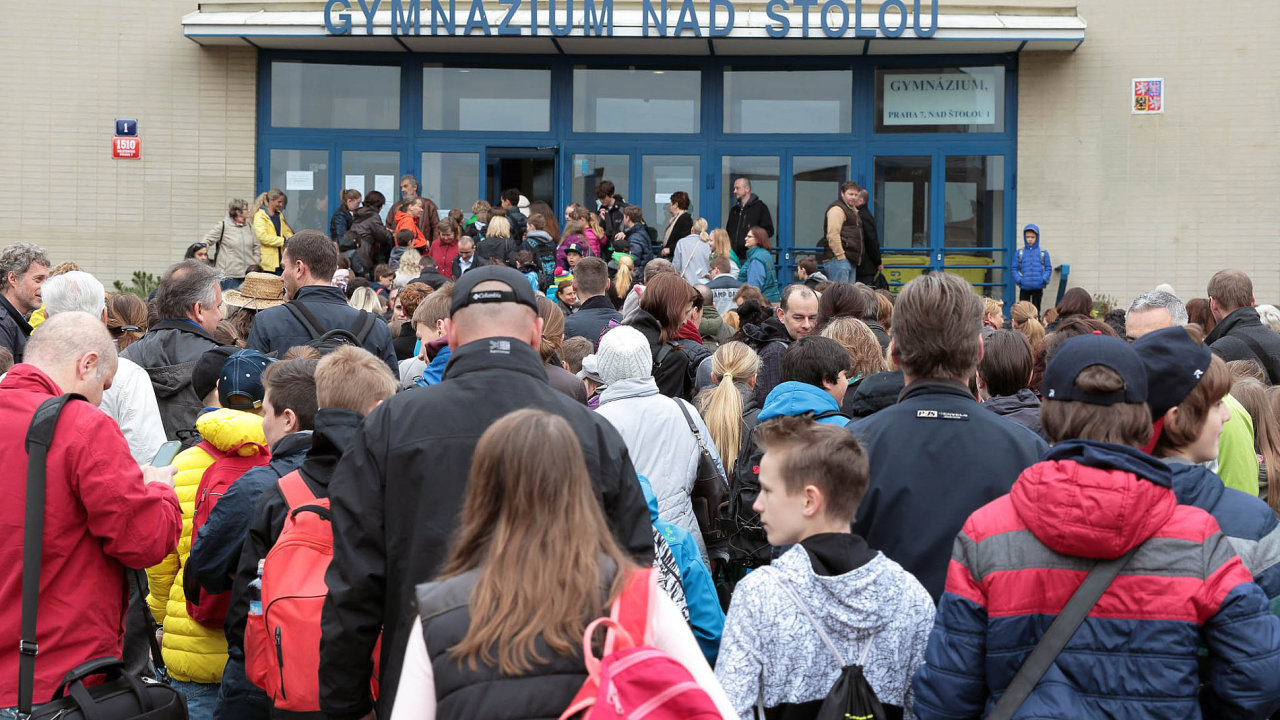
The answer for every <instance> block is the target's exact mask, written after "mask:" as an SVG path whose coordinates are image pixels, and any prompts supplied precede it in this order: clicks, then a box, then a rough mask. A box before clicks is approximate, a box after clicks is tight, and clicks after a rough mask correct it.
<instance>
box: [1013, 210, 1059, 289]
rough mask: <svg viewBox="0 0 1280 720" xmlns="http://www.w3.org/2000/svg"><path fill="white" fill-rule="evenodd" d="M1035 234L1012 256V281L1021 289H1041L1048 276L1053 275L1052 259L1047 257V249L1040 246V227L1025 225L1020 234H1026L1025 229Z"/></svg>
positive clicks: (1024, 235)
mask: <svg viewBox="0 0 1280 720" xmlns="http://www.w3.org/2000/svg"><path fill="white" fill-rule="evenodd" d="M1028 230H1030V231H1031V232H1033V233H1035V234H1036V238H1035V240H1034V241H1032V242H1029V243H1028V242H1025V240H1024V245H1023V247H1022V249H1021V250H1019V251H1018V252H1017V253H1015V254H1014V256H1013V283H1014V284H1015V285H1017V286H1018V287H1020V288H1022V289H1023V290H1042V289H1044V287H1045V286H1046V285H1048V284H1049V278H1050V277H1052V276H1053V261H1052V260H1050V259H1049V251H1047V250H1045V249H1043V248H1041V247H1040V228H1038V227H1036V226H1035V225H1027V226H1026V227H1025V228H1023V230H1022V236H1023V238H1025V237H1026V236H1027V231H1028Z"/></svg>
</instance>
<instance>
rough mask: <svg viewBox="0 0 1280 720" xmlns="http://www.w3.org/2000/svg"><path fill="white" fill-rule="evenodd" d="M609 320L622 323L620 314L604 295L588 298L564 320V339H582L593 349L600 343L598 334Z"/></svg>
mask: <svg viewBox="0 0 1280 720" xmlns="http://www.w3.org/2000/svg"><path fill="white" fill-rule="evenodd" d="M610 320H616V321H618V322H622V313H620V312H618V311H617V310H614V309H613V303H611V302H609V298H607V297H605V296H604V295H596V296H594V297H589V298H587V299H586V300H585V301H583V303H582V306H581V307H579V308H578V311H577V312H575V313H574V314H572V315H570V316H569V317H567V318H565V319H564V337H565V339H566V340H568V339H569V338H571V337H584V338H586V339H588V340H590V341H591V345H592V346H593V347H595V346H598V345H599V343H600V333H602V332H604V328H605V326H606V325H608V324H609V321H610Z"/></svg>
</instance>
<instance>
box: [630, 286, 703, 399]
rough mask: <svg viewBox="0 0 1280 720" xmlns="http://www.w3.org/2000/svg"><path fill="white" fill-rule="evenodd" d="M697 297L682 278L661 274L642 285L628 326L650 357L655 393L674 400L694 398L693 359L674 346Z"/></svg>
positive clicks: (694, 367)
mask: <svg viewBox="0 0 1280 720" xmlns="http://www.w3.org/2000/svg"><path fill="white" fill-rule="evenodd" d="M697 294H698V293H697V292H696V291H695V290H694V289H693V286H692V285H690V284H689V283H687V282H685V281H684V278H682V277H680V276H679V275H676V274H674V273H662V274H660V275H658V276H657V277H655V278H653V279H652V280H650V281H649V282H647V283H645V286H644V294H643V295H641V296H640V311H639V312H637V313H636V315H635V317H633V318H632V319H631V320H630V321H629V322H628V323H627V324H628V325H630V326H632V327H634V328H635V329H637V330H639V331H640V332H642V333H644V336H645V338H646V339H648V341H649V347H650V349H651V352H652V355H653V374H654V379H655V380H657V383H658V392H660V393H662V394H663V395H666V396H667V397H673V398H684V399H686V400H687V399H689V398H691V397H692V396H693V394H692V390H693V378H694V372H690V368H691V367H692V368H693V369H694V370H695V371H696V369H697V368H696V366H694V365H693V359H692V358H691V357H690V355H689V353H688V351H686V350H684V349H682V348H681V347H679V346H678V345H677V344H675V340H676V336H677V333H679V331H680V326H681V325H683V324H684V322H685V320H687V319H688V318H689V314H690V313H691V312H693V305H694V296H696V295H697Z"/></svg>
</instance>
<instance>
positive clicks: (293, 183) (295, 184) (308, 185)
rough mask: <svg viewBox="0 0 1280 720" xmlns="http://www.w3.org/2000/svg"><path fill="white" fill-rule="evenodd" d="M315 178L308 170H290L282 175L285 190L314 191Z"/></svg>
mask: <svg viewBox="0 0 1280 720" xmlns="http://www.w3.org/2000/svg"><path fill="white" fill-rule="evenodd" d="M314 178H315V176H314V175H312V173H311V171H310V170H290V171H288V172H286V173H285V174H284V189H285V190H306V191H309V190H314V189H315V179H314Z"/></svg>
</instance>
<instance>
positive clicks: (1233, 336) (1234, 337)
mask: <svg viewBox="0 0 1280 720" xmlns="http://www.w3.org/2000/svg"><path fill="white" fill-rule="evenodd" d="M1253 304H1254V299H1253V280H1251V279H1249V276H1248V275H1246V274H1245V273H1244V272H1243V271H1240V270H1219V271H1218V272H1216V273H1214V275H1213V277H1212V278H1210V279H1209V312H1211V313H1213V318H1214V319H1215V320H1217V321H1218V324H1217V325H1215V326H1214V328H1213V332H1210V333H1209V335H1208V337H1206V338H1205V339H1204V342H1205V344H1206V345H1208V346H1209V349H1211V350H1213V352H1214V353H1215V354H1217V355H1218V356H1219V357H1221V358H1222V359H1223V360H1228V361H1230V360H1254V361H1256V362H1257V363H1258V364H1259V365H1261V366H1262V369H1263V370H1265V371H1266V373H1267V376H1268V377H1269V378H1270V379H1271V384H1272V385H1276V384H1280V334H1276V333H1274V332H1272V331H1271V329H1270V328H1268V327H1266V326H1265V325H1263V324H1262V320H1261V319H1259V317H1258V311H1257V310H1255V309H1254V307H1253Z"/></svg>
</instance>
